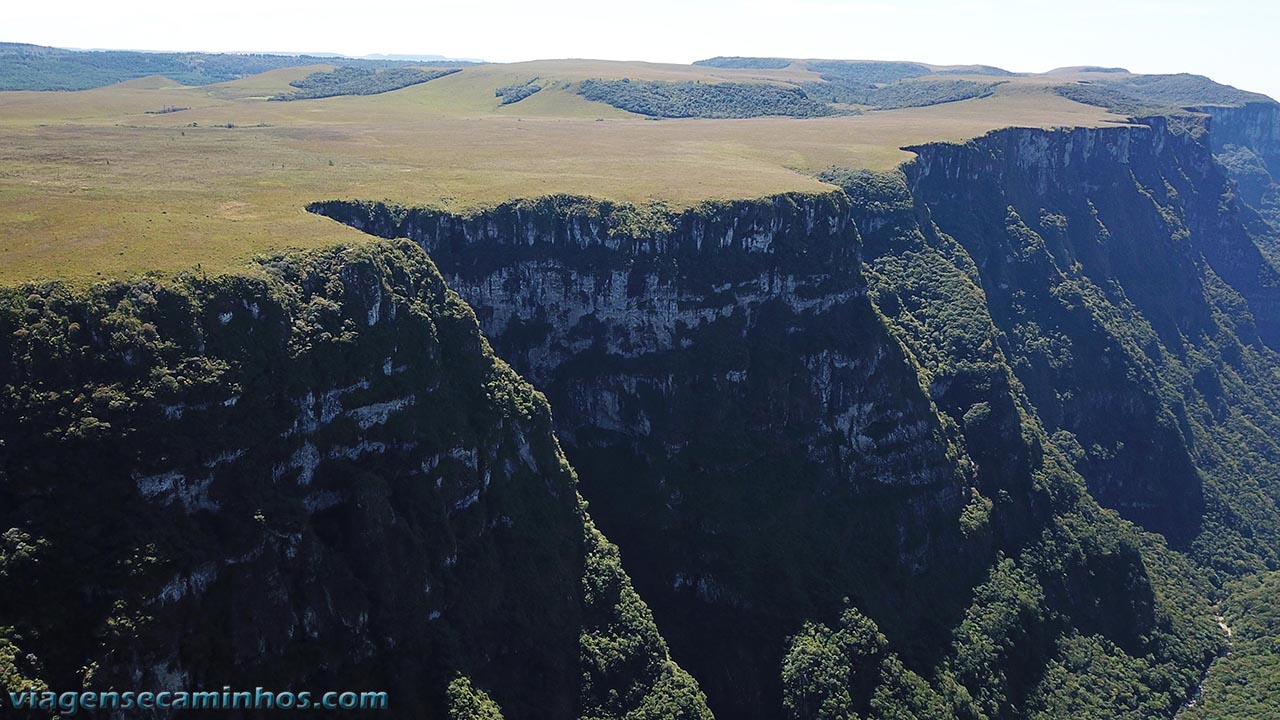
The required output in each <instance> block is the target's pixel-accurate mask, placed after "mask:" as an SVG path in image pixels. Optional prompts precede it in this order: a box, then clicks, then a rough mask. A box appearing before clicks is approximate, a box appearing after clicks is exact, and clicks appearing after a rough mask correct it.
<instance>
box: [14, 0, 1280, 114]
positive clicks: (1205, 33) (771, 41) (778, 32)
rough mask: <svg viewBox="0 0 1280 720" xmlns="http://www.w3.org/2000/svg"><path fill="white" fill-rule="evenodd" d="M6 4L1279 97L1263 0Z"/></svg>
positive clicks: (385, 38)
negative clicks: (1072, 77)
mask: <svg viewBox="0 0 1280 720" xmlns="http://www.w3.org/2000/svg"><path fill="white" fill-rule="evenodd" d="M7 4H9V7H7V8H6V9H5V10H4V12H3V16H4V17H3V24H2V25H0V40H7V41H18V42H34V43H39V44H45V45H58V46H63V47H99V48H102V47H109V48H138V49H148V50H231V51H237V50H240V51H242V50H273V51H309V52H316V51H325V52H337V53H344V54H349V55H363V54H368V53H416V54H427V53H436V54H442V55H450V56H455V57H480V58H484V59H487V60H495V61H512V60H530V59H536V58H553V57H592V58H606V59H618V60H650V61H655V62H690V61H693V60H696V59H699V58H703V57H709V56H712V55H778V56H786V57H828V58H867V59H877V60H919V61H923V62H931V63H939V64H952V63H985V64H989V65H998V66H1000V67H1004V68H1006V69H1009V70H1017V71H1044V70H1048V69H1051V68H1054V67H1059V66H1062V65H1082V64H1089V65H1114V66H1122V67H1127V68H1129V69H1130V70H1133V71H1135V72H1194V73H1199V74H1202V75H1208V76H1209V77H1212V78H1214V79H1215V80H1218V81H1220V82H1225V83H1228V84H1232V85H1236V86H1238V87H1241V88H1244V89H1247V90H1255V91H1259V92H1265V93H1268V94H1270V95H1271V96H1273V97H1280V3H1275V2H1273V1H1271V0H1217V1H1216V2H1195V1H1190V0H1165V1H1163V2H1156V1H1153V0H1138V1H1135V2H1126V1H1124V0H1110V1H1099V0H1079V1H1077V2H1055V3H1041V2H1036V1H1035V0H1024V1H1021V2H1018V1H1016V0H956V1H954V2H946V1H945V0H923V1H919V2H910V1H908V0H900V1H898V2H894V1H892V0H879V1H873V2H864V1H862V0H853V1H841V0H791V1H788V0H771V1H769V2H764V1H761V0H739V1H736V2H732V1H729V0H642V1H640V2H635V1H628V2H607V1H605V0H594V1H592V0H549V1H546V2H538V1H536V0H492V1H490V0H470V1H469V2H468V1H455V0H446V1H443V2H432V1H431V0H416V1H405V0H362V1H360V2H351V0H344V2H341V3H337V2H330V1H329V0H213V1H212V2H174V1H173V0H113V1H112V2H102V0H51V1H47V2H21V1H20V0H19V1H15V2H11V3H7Z"/></svg>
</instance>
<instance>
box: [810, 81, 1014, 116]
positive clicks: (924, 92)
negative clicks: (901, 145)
mask: <svg viewBox="0 0 1280 720" xmlns="http://www.w3.org/2000/svg"><path fill="white" fill-rule="evenodd" d="M803 87H804V90H805V93H806V94H808V95H809V97H811V98H814V99H815V100H824V101H827V102H832V103H843V104H849V105H869V106H871V107H874V108H876V109H878V110H893V109H896V108H907V107H924V106H927V105H939V104H941V103H949V102H956V101H958V100H969V99H972V98H979V97H987V96H989V95H991V94H992V92H994V89H995V87H996V83H981V82H974V81H972V80H927V79H926V80H902V81H899V82H893V83H890V84H888V85H877V86H870V87H868V86H865V85H863V84H861V83H856V82H854V83H851V82H847V81H844V80H842V79H839V78H837V79H833V80H829V81H825V82H814V83H805V84H804V85H803Z"/></svg>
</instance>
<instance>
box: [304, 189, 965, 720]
mask: <svg viewBox="0 0 1280 720" xmlns="http://www.w3.org/2000/svg"><path fill="white" fill-rule="evenodd" d="M315 209H316V210H317V211H319V212H324V213H326V214H333V215H334V216H336V217H345V218H347V219H349V220H350V221H351V222H352V223H353V224H356V225H357V226H358V227H364V228H365V229H366V230H369V231H372V232H375V233H377V234H380V235H384V236H388V237H395V236H406V237H410V238H413V239H415V240H417V241H419V242H421V243H423V245H424V247H426V248H427V250H428V252H429V253H431V254H432V255H433V257H435V258H436V259H437V260H438V262H440V263H441V265H442V267H445V268H447V269H448V270H447V271H448V272H449V273H450V280H449V281H450V285H451V286H452V287H455V288H457V289H458V291H459V292H460V293H462V294H463V295H464V296H465V297H468V298H469V301H470V302H471V303H473V304H474V306H475V307H476V308H477V313H478V316H479V317H480V318H481V324H482V326H483V327H484V329H485V333H486V335H487V336H488V337H490V338H492V339H493V341H494V343H495V344H496V346H497V347H499V348H501V352H502V354H503V356H504V357H505V358H507V359H508V360H509V361H510V362H512V364H513V366H514V367H516V368H518V369H519V370H520V372H521V373H523V374H525V375H526V376H527V377H529V378H531V379H532V381H533V382H535V383H537V385H538V386H539V387H541V388H543V389H544V391H545V392H546V393H547V395H548V398H549V399H550V400H551V402H552V405H553V407H555V408H557V411H556V417H557V419H558V424H557V432H558V435H559V436H560V438H561V440H562V442H564V443H565V445H566V448H567V449H568V451H569V452H570V453H571V454H572V456H573V458H574V462H575V464H576V465H577V466H578V467H580V468H581V470H582V472H583V476H584V477H586V478H594V479H592V480H588V481H586V483H585V484H584V492H585V493H586V494H587V495H588V497H589V498H590V500H591V502H592V505H593V507H594V508H595V514H596V515H598V516H599V517H600V518H602V519H603V518H607V520H602V526H603V527H604V530H605V532H606V533H607V534H609V535H610V537H613V538H616V539H617V540H618V542H620V543H621V545H622V546H623V547H625V548H627V550H626V555H625V557H626V561H627V567H628V569H629V570H630V571H631V572H632V574H633V575H634V576H635V577H636V580H637V584H638V587H639V588H640V589H641V593H642V595H643V596H644V597H645V598H646V599H647V600H648V601H649V602H650V603H652V604H653V605H654V606H655V607H656V608H659V610H658V612H659V614H660V616H662V617H663V621H664V625H663V627H664V628H665V629H664V633H665V634H667V636H668V637H669V638H670V639H671V641H672V642H673V643H674V646H675V647H676V650H677V653H683V654H684V656H686V657H688V658H690V662H692V663H693V664H694V665H693V667H695V668H696V670H694V671H695V672H700V673H702V674H703V676H704V677H707V678H711V679H709V680H704V681H703V682H711V683H712V684H715V685H717V686H721V687H727V686H733V687H735V688H737V690H738V693H739V694H738V697H737V698H736V700H735V702H734V704H726V705H725V706H723V708H724V709H725V710H727V711H728V712H729V714H730V716H733V715H734V714H736V713H739V712H746V711H747V710H746V709H747V708H760V710H759V711H760V712H764V708H767V707H768V706H769V705H770V704H772V703H776V702H777V699H776V698H777V693H778V692H779V691H778V688H777V683H778V682H779V680H778V666H779V663H780V662H781V657H782V652H783V644H782V641H783V639H784V638H785V636H786V635H787V633H789V632H791V631H793V630H794V628H795V627H796V626H797V625H798V623H799V622H800V621H802V620H803V619H805V618H808V617H814V616H825V615H827V614H831V613H834V612H838V610H839V608H840V603H841V602H842V598H843V596H844V595H847V594H848V593H849V592H850V590H851V589H855V588H856V589H857V595H858V599H859V601H860V602H863V603H867V604H869V605H870V606H871V607H873V608H874V610H875V611H878V613H877V616H878V617H879V618H881V619H882V621H886V622H887V621H889V618H893V617H898V618H900V622H901V623H903V624H906V623H917V624H920V625H921V626H922V627H930V628H931V629H932V630H933V631H934V632H938V633H944V632H946V630H947V626H946V625H944V624H942V622H940V620H941V619H942V618H950V616H951V615H953V614H954V612H955V608H946V610H945V612H944V611H942V606H943V605H944V604H945V603H940V602H938V600H940V599H941V598H938V597H930V596H929V595H928V594H927V593H923V592H919V591H920V590H922V588H924V587H927V586H929V585H937V584H947V583H956V584H958V585H964V584H965V583H969V584H972V582H974V581H975V580H976V573H977V571H978V570H980V569H981V568H980V565H979V566H975V567H970V566H971V565H973V563H971V562H970V561H969V558H968V554H969V550H968V547H967V545H966V543H965V542H964V539H963V537H962V536H961V533H960V524H959V521H958V518H959V515H960V513H961V511H962V510H963V508H964V507H965V504H966V503H967V502H968V501H969V499H970V496H969V491H968V477H967V475H968V473H969V468H968V465H967V462H966V461H965V460H964V459H963V458H961V457H959V456H958V454H957V452H956V450H955V447H954V446H953V444H952V442H951V435H952V434H953V433H952V431H951V429H949V428H947V427H945V426H944V425H943V424H942V422H941V421H940V419H939V418H938V416H937V415H936V414H935V413H934V411H933V408H932V407H931V403H930V401H929V398H928V396H927V395H926V393H925V391H924V389H923V388H922V387H921V386H920V384H919V381H918V378H917V376H916V373H915V371H914V370H913V369H912V367H911V364H910V362H909V361H908V359H907V358H906V356H905V355H904V353H903V351H902V348H901V347H900V346H899V345H898V344H897V343H896V342H895V341H894V340H893V338H892V336H891V335H890V334H889V332H888V331H887V329H886V328H885V327H884V325H883V324H882V323H881V322H880V320H879V318H878V317H877V315H876V313H875V310H874V309H873V307H872V305H871V303H870V302H869V301H868V299H867V297H866V291H867V285H866V280H865V278H864V277H863V276H862V274H861V272H860V268H859V259H858V235H857V230H856V228H855V226H854V225H853V223H852V222H850V216H849V213H850V207H849V204H848V202H847V200H845V199H844V198H843V196H842V195H841V194H838V193H837V194H832V195H828V196H818V197H803V196H780V197H775V198H770V199H767V200H763V201H759V202H743V203H728V204H724V205H716V206H710V207H703V208H699V209H697V210H694V211H689V212H685V213H681V214H677V215H673V216H670V217H669V218H668V219H666V221H665V222H664V223H663V230H662V231H661V234H660V235H657V236H656V237H647V238H645V239H644V240H637V239H634V238H631V237H628V236H627V235H625V234H623V233H622V232H619V231H618V230H617V228H619V227H623V226H624V224H625V220H624V219H620V218H619V216H620V215H622V214H623V213H624V212H626V211H625V210H622V209H618V208H615V207H612V206H594V205H592V204H589V203H585V202H583V201H578V200H575V199H569V198H565V199H560V200H558V201H543V202H541V203H537V204H533V205H531V206H529V205H523V204H512V205H508V206H503V207H499V208H497V209H496V210H494V211H492V212H489V213H485V214H482V215H479V216H476V217H473V218H466V219H462V218H452V217H449V216H444V215H440V214H437V213H431V212H429V211H414V210H409V211H403V212H399V211H395V210H392V209H388V208H379V207H374V206H364V207H360V206H345V205H337V204H334V205H328V206H325V207H316V208H315ZM361 210H364V211H367V212H368V213H369V214H368V215H367V216H363V217H362V216H360V215H343V214H342V213H344V212H358V211H361ZM595 473H599V475H598V476H595ZM971 576H972V577H971Z"/></svg>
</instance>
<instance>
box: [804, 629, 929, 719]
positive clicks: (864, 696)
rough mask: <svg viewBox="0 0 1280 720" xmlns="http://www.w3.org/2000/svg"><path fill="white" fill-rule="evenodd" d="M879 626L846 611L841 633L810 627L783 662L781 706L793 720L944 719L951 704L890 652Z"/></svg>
mask: <svg viewBox="0 0 1280 720" xmlns="http://www.w3.org/2000/svg"><path fill="white" fill-rule="evenodd" d="M888 647H889V641H888V640H887V639H886V638H885V636H884V635H883V634H882V633H881V632H880V630H879V628H878V627H876V624H875V622H873V621H872V620H871V619H870V618H868V617H866V616H865V615H863V614H862V613H860V612H859V611H858V610H857V609H856V608H852V607H850V608H847V609H846V610H845V611H844V612H843V613H842V614H841V615H840V620H839V623H838V625H837V627H836V629H834V630H832V629H831V628H828V627H827V626H826V625H823V624H822V623H813V622H807V623H805V625H804V627H803V628H801V630H800V632H799V633H797V634H796V635H795V636H793V637H792V638H790V640H789V641H788V648H787V654H786V657H785V658H784V659H783V661H782V688H783V697H782V705H783V708H784V709H785V711H786V714H787V717H788V718H791V719H792V720H851V719H852V720H856V719H857V718H864V717H865V718H877V719H884V720H945V718H948V717H954V714H953V713H952V710H951V708H949V707H948V705H947V702H946V701H945V700H944V699H943V698H942V697H941V696H940V695H938V694H937V693H936V692H935V691H934V690H933V688H931V687H930V686H929V684H928V683H927V682H925V680H924V679H923V678H921V677H920V676H919V675H917V674H915V673H914V672H912V671H911V670H908V669H907V668H906V667H904V666H903V664H902V661H901V660H899V659H898V656H897V655H896V654H895V653H893V652H890V651H889V649H888Z"/></svg>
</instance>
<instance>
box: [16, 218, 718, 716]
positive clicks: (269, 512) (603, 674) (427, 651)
mask: <svg viewBox="0 0 1280 720" xmlns="http://www.w3.org/2000/svg"><path fill="white" fill-rule="evenodd" d="M397 408H398V409H399V410H398V411H397V410H396V409H397ZM550 423H551V418H550V410H549V408H548V406H547V403H546V400H545V398H543V396H542V395H541V394H539V393H537V392H536V391H534V390H533V388H532V387H531V386H529V385H528V384H527V383H525V382H524V381H523V380H521V379H520V378H519V377H518V376H517V375H515V373H514V372H513V371H512V370H511V369H510V368H509V367H508V366H507V365H506V364H505V363H503V362H502V361H500V360H498V359H497V358H495V357H494V356H493V354H492V352H491V351H490V349H489V346H488V343H487V341H485V339H484V338H483V336H482V335H481V334H480V331H479V329H478V327H477V325H476V319H475V315H474V313H473V312H472V311H471V309H470V308H469V307H468V306H467V305H466V304H465V303H463V302H462V301H461V300H460V299H459V298H458V296H457V295H455V294H453V293H451V292H450V291H448V290H447V288H446V287H445V286H444V283H443V281H442V278H441V277H440V275H439V274H438V272H437V271H436V270H435V267H434V265H433V264H432V263H431V261H430V260H429V259H428V258H427V257H426V255H425V253H423V252H422V250H421V249H420V248H419V247H417V246H416V245H414V244H412V243H409V242H408V241H401V242H397V243H373V244H365V245H362V246H360V247H357V248H329V249H325V250H322V251H314V252H308V253H297V254H286V255H282V256H277V257H269V258H263V259H262V260H261V264H260V266H259V269H258V270H257V271H256V272H246V273H245V274H243V275H236V276H223V277H213V278H208V277H205V276H203V275H195V274H183V275H179V276H177V277H167V278H158V277H148V278H138V279H135V280H133V281H128V282H113V283H104V284H99V285H95V286H92V287H90V288H86V289H74V290H73V289H70V288H67V287H65V286H63V285H60V284H48V285H35V286H24V287H21V288H7V289H4V290H3V291H0V526H2V527H4V528H5V529H6V530H5V532H4V533H3V534H0V627H4V628H6V629H5V630H3V631H0V672H2V673H3V678H4V682H5V683H6V684H10V685H11V684H13V683H19V684H22V683H24V682H25V680H26V679H31V680H39V681H42V682H47V683H48V684H49V685H50V686H52V687H55V688H59V689H76V688H82V687H83V688H103V687H106V686H111V685H114V686H116V687H119V686H121V685H122V684H127V683H134V684H136V683H139V682H143V683H144V684H146V683H153V684H154V686H155V687H161V686H162V685H163V684H164V683H165V682H171V681H172V680H171V678H172V677H173V676H172V675H163V676H162V675H161V674H162V673H166V672H169V671H168V670H165V669H164V668H175V667H180V668H181V669H182V673H183V676H184V677H185V678H186V682H189V683H191V684H192V685H194V686H197V687H199V686H210V687H212V686H214V685H215V684H221V683H230V684H237V683H239V684H242V685H246V686H252V684H255V683H256V684H264V685H266V684H276V685H278V686H290V685H292V686H297V685H299V684H311V685H312V686H328V687H348V688H350V687H362V688H364V687H376V688H378V689H382V690H386V691H389V693H390V695H391V697H392V702H393V703H394V706H395V707H400V708H403V709H404V711H406V712H411V714H412V711H419V712H420V713H422V714H425V715H427V716H436V715H438V714H443V713H444V712H445V710H446V708H448V707H449V706H450V705H452V706H453V707H454V708H455V709H456V710H457V711H458V713H460V714H461V716H462V717H479V718H490V717H493V715H494V713H495V712H496V706H495V705H493V703H491V702H490V701H489V700H488V699H486V695H484V694H481V693H480V692H479V691H478V690H476V689H475V688H483V689H484V691H485V693H488V694H491V697H492V698H493V700H494V701H496V702H498V703H500V704H501V706H502V708H503V710H504V711H505V712H506V713H507V714H508V715H510V716H516V717H531V716H534V715H535V714H540V713H543V712H547V711H548V710H550V711H551V712H553V714H556V715H557V716H565V717H569V716H576V713H577V709H578V708H579V707H582V708H584V710H583V711H584V712H586V709H585V708H589V709H590V716H591V717H593V718H600V719H602V720H615V719H616V718H621V717H623V716H624V715H626V716H628V717H631V718H636V717H682V718H691V719H693V718H696V719H698V720H703V719H704V718H706V717H707V711H706V705H705V701H704V699H703V697H702V695H701V692H700V691H699V690H698V686H697V684H696V683H695V682H694V681H693V680H692V679H691V678H690V677H689V676H688V675H687V673H685V672H684V671H683V670H681V669H680V668H679V667H678V666H677V665H676V664H675V663H674V662H673V661H672V660H671V657H670V655H669V654H668V652H667V649H666V645H665V644H664V642H663V640H662V638H661V637H660V636H659V635H658V632H657V629H656V627H655V626H654V623H653V620H652V616H651V615H650V614H649V611H648V609H647V607H646V606H645V605H644V603H643V602H642V601H641V600H640V599H639V597H638V596H636V594H635V592H634V591H633V590H632V589H631V587H630V582H629V580H628V578H627V576H626V575H625V574H624V572H623V570H622V568H621V565H620V563H619V561H618V557H617V550H616V548H613V547H612V546H611V545H609V544H608V542H607V541H606V540H605V539H604V538H603V537H602V536H601V535H600V534H599V532H597V531H596V530H595V528H594V526H593V525H592V524H591V521H590V519H589V518H588V517H587V515H586V511H585V505H584V504H583V503H582V501H581V499H580V498H579V497H578V495H577V493H576V477H575V475H574V472H573V470H572V468H570V467H569V465H568V463H567V461H566V460H565V458H564V456H563V454H561V453H560V450H559V447H558V444H557V443H556V441H555V438H554V437H553V436H552V434H551V424H550ZM264 439H266V440H265V441H264ZM326 503H328V504H326ZM87 558H92V562H89V561H88V560H86V559H87ZM14 578H20V580H17V581H15V580H14ZM298 608H306V612H305V613H303V611H302V610H299V609H298ZM7 628H12V631H11V630H9V629H7ZM152 668H160V669H159V670H154V671H153V670H152ZM135 672H136V673H137V674H136V675H135V674H134V673H135ZM157 673H159V674H157ZM458 673H462V674H463V675H465V676H466V677H467V678H470V679H471V681H473V682H474V683H475V684H474V685H472V686H470V687H468V683H466V682H459V681H457V679H456V678H457V676H458ZM214 676H216V678H215V677H214ZM166 677H167V678H170V680H166V679H165V678H166ZM139 678H141V680H140V679H139ZM451 685H452V687H450V686H451Z"/></svg>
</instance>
